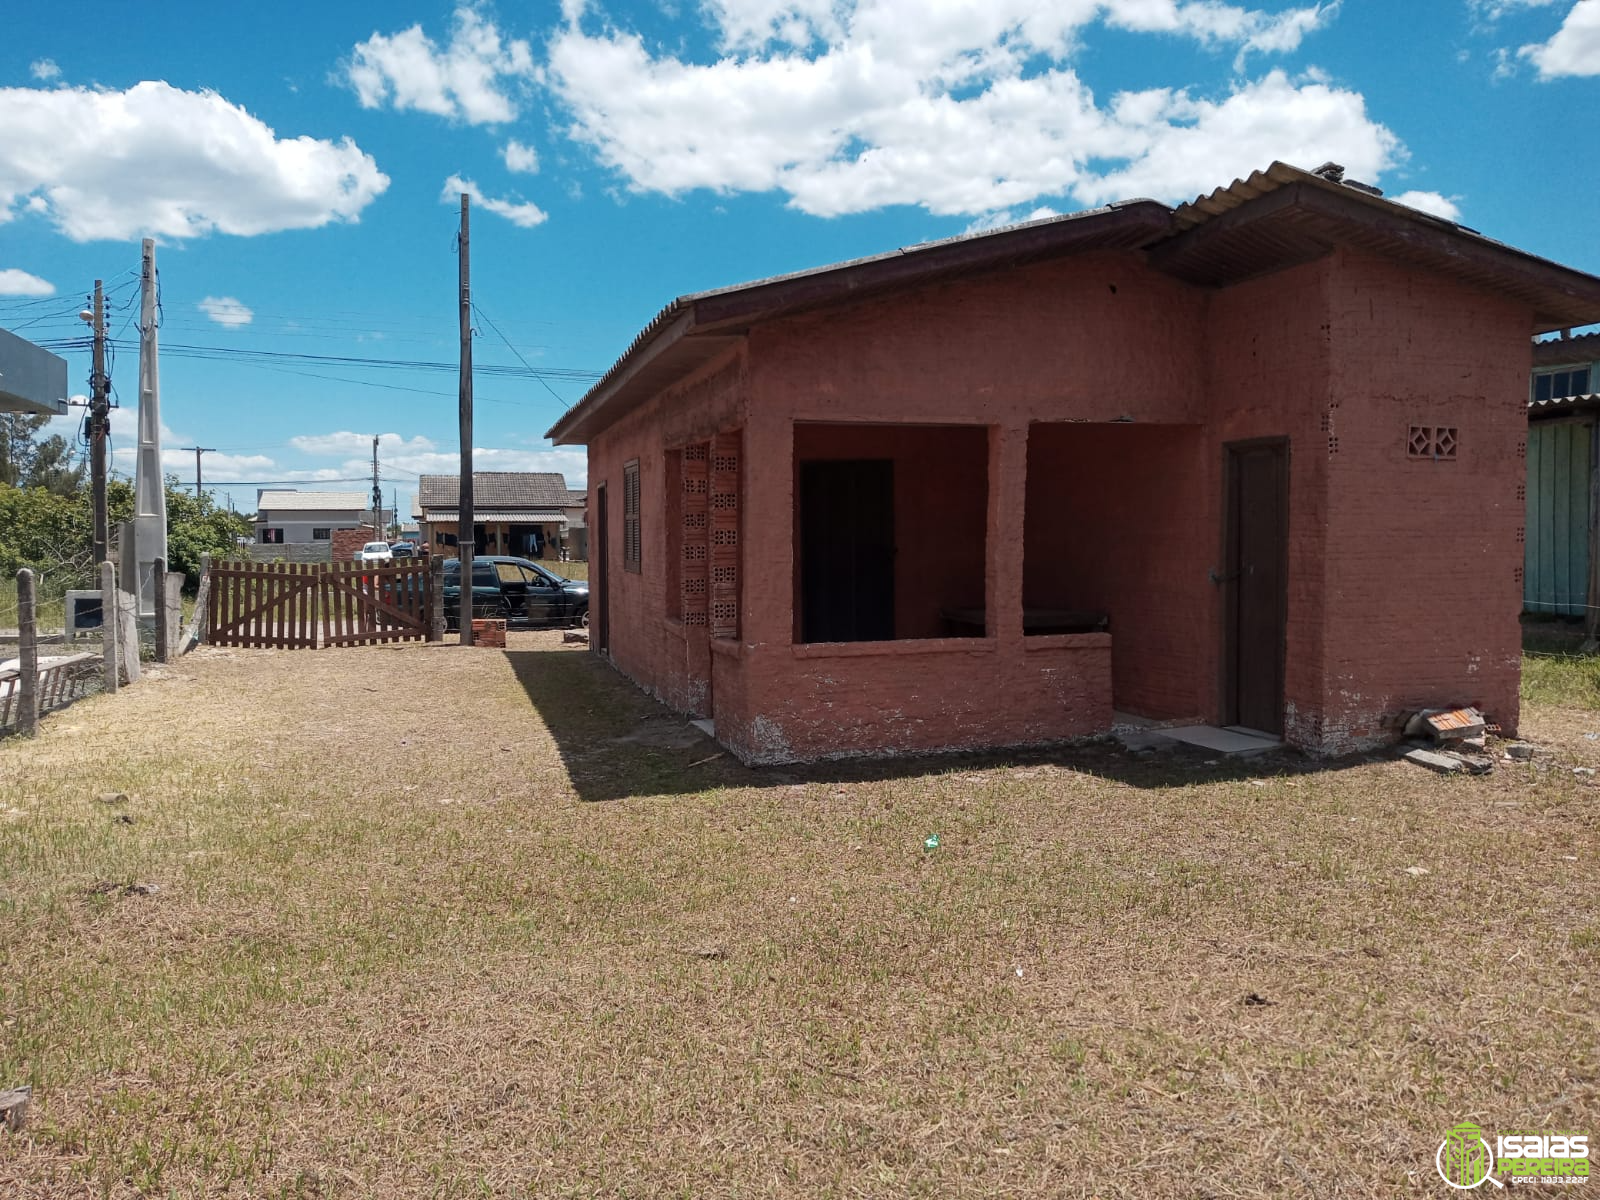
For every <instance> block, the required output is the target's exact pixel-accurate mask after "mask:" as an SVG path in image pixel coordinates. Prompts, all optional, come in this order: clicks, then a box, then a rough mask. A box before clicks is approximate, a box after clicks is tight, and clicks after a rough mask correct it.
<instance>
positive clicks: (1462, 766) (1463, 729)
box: [1405, 708, 1534, 775]
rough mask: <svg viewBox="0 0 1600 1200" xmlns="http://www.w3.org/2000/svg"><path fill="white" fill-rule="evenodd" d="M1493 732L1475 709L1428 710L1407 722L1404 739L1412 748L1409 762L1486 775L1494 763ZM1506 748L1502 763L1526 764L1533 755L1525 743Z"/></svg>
mask: <svg viewBox="0 0 1600 1200" xmlns="http://www.w3.org/2000/svg"><path fill="white" fill-rule="evenodd" d="M1491 732H1493V731H1492V730H1491V728H1490V726H1489V723H1488V722H1487V721H1486V720H1485V719H1484V716H1483V714H1482V713H1481V712H1479V711H1478V710H1477V709H1475V708H1425V709H1423V710H1422V711H1421V712H1418V713H1413V714H1412V715H1411V718H1410V720H1408V721H1407V722H1406V727H1405V736H1406V737H1407V738H1408V739H1410V741H1409V744H1410V746H1411V748H1410V749H1409V750H1407V751H1406V754H1405V757H1406V761H1407V762H1413V763H1416V764H1417V765H1418V766H1419V767H1427V768H1428V769H1429V770H1430V771H1440V772H1443V773H1446V774H1448V773H1450V772H1453V771H1465V772H1467V773H1468V774H1469V775H1487V774H1488V773H1489V772H1490V771H1492V770H1494V764H1495V758H1494V755H1493V754H1492V753H1491V752H1490V750H1489V735H1490V733H1491ZM1503 749H1504V751H1505V753H1504V758H1503V761H1508V762H1526V761H1527V760H1528V759H1531V758H1532V757H1533V753H1534V748H1533V747H1532V746H1530V745H1529V744H1528V743H1526V742H1510V743H1508V744H1506V745H1505V746H1504V747H1503Z"/></svg>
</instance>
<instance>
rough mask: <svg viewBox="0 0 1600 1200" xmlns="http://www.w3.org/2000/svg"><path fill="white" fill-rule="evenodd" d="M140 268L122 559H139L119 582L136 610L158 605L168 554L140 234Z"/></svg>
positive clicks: (146, 266) (151, 316)
mask: <svg viewBox="0 0 1600 1200" xmlns="http://www.w3.org/2000/svg"><path fill="white" fill-rule="evenodd" d="M142 259H143V261H142V263H141V266H140V274H139V284H140V287H139V291H140V303H139V457H138V459H137V460H136V462H135V467H134V477H133V486H134V508H133V531H134V532H133V542H134V554H133V555H132V556H130V557H127V558H125V559H124V560H123V561H124V562H129V563H134V564H137V569H136V571H135V574H134V577H133V578H132V579H124V580H123V586H124V587H126V588H127V590H128V591H130V592H132V593H133V594H134V595H135V596H137V597H138V598H139V612H141V613H145V614H153V613H154V612H155V611H156V607H157V605H156V588H157V587H158V586H159V584H158V583H157V582H156V580H155V578H154V573H155V563H156V560H157V559H165V558H166V557H167V492H166V482H165V480H163V479H162V477H161V378H160V371H159V367H158V364H157V357H158V353H159V350H158V347H157V344H156V319H157V312H158V309H159V304H160V301H159V299H158V297H157V295H156V244H155V242H154V240H152V239H151V238H145V239H144V246H143V253H142Z"/></svg>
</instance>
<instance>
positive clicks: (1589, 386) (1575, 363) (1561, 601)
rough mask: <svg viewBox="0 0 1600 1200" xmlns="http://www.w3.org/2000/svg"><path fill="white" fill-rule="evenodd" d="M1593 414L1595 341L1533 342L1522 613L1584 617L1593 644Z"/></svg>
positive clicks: (1597, 430) (1598, 612) (1598, 405)
mask: <svg viewBox="0 0 1600 1200" xmlns="http://www.w3.org/2000/svg"><path fill="white" fill-rule="evenodd" d="M1597 412H1600V333H1590V334H1584V335H1582V336H1580V337H1560V338H1552V339H1550V340H1549V341H1543V342H1535V343H1534V345H1533V378H1532V381H1531V382H1530V384H1529V393H1528V480H1527V527H1526V528H1527V532H1526V536H1525V539H1524V546H1523V552H1524V556H1525V565H1526V570H1525V571H1524V574H1523V595H1522V607H1523V609H1524V611H1526V612H1529V613H1535V614H1540V615H1554V616H1564V617H1584V618H1585V626H1586V628H1587V629H1588V631H1589V636H1590V637H1591V638H1592V637H1594V636H1595V632H1596V628H1597V626H1600V580H1597V579H1596V578H1595V574H1596V572H1595V567H1596V565H1597V560H1600V555H1597V554H1596V548H1597V545H1600V542H1597V535H1596V516H1595V510H1596V503H1597V497H1596V489H1597V487H1600V478H1597V475H1596V471H1597V467H1600V453H1597V449H1600V426H1597V425H1596V421H1595V415H1596V413H1597Z"/></svg>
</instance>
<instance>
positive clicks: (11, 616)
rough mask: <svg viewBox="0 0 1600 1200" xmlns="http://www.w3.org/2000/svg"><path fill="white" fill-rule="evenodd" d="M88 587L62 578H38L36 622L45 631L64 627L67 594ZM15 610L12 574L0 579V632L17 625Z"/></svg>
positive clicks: (58, 576) (35, 587) (14, 589)
mask: <svg viewBox="0 0 1600 1200" xmlns="http://www.w3.org/2000/svg"><path fill="white" fill-rule="evenodd" d="M84 586H87V585H85V584H83V583H81V582H79V581H77V580H75V579H71V578H67V577H64V576H61V575H55V576H51V575H41V576H39V578H38V581H37V582H36V583H35V584H34V589H35V594H36V595H37V597H38V610H37V616H36V618H35V620H36V621H37V622H38V627H39V629H41V630H45V631H58V630H61V629H64V628H65V627H66V613H67V603H66V595H67V592H69V591H71V590H73V589H75V588H81V587H84ZM19 611H20V610H19V609H18V607H17V580H16V576H15V575H7V576H5V577H4V578H0V631H10V630H15V629H16V628H17V626H18V624H19V623H20V621H19Z"/></svg>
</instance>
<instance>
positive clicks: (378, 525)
mask: <svg viewBox="0 0 1600 1200" xmlns="http://www.w3.org/2000/svg"><path fill="white" fill-rule="evenodd" d="M382 532H383V486H382V484H380V483H379V482H378V435H377V434H373V435H372V536H373V537H374V538H376V537H378V536H379V535H380V534H381V533H382Z"/></svg>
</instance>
